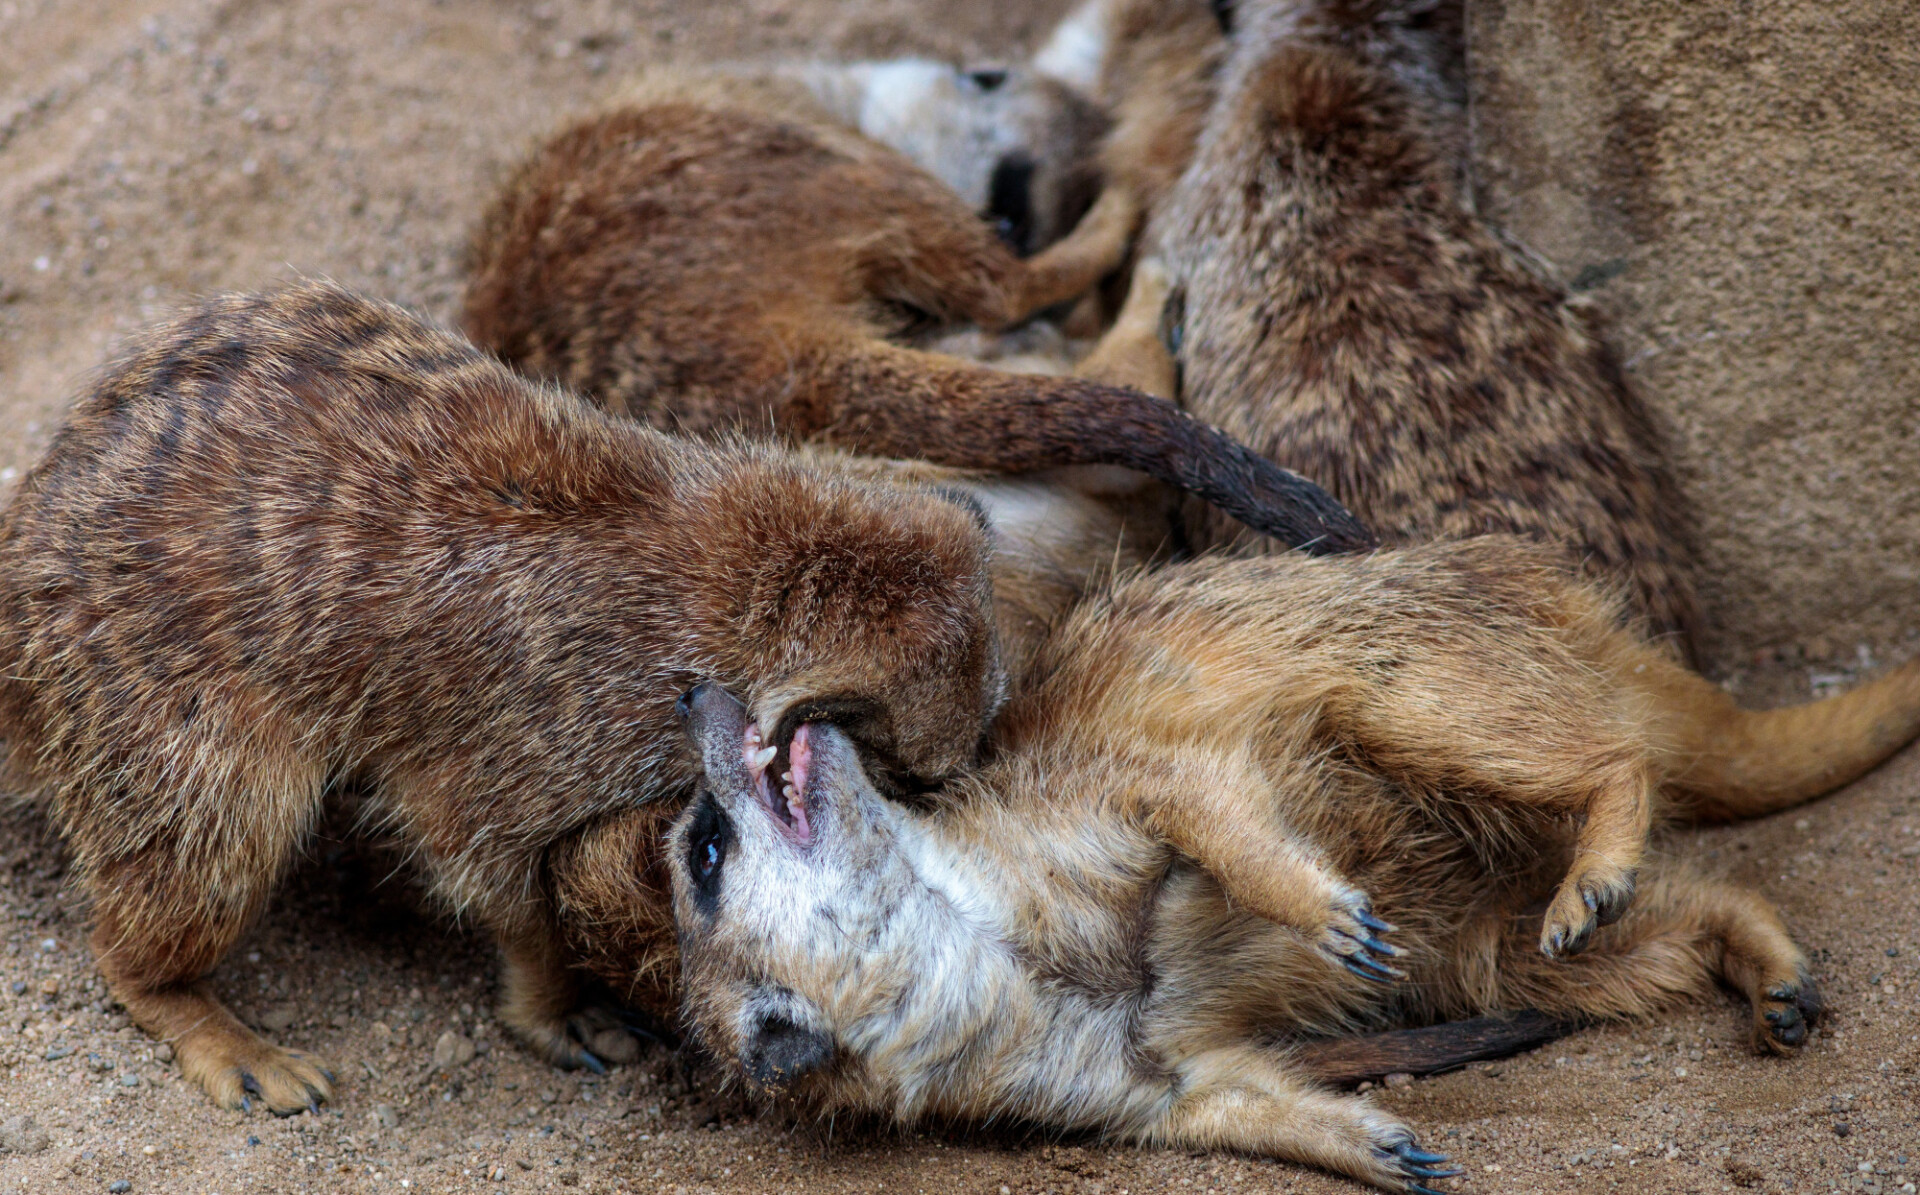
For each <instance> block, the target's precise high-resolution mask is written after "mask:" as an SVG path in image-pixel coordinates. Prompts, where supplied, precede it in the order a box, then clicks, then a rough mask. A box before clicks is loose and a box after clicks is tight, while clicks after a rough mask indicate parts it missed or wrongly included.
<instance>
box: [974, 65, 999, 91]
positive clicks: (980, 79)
mask: <svg viewBox="0 0 1920 1195" xmlns="http://www.w3.org/2000/svg"><path fill="white" fill-rule="evenodd" d="M1006 81H1007V72H1006V71H1004V70H1000V69H998V68H993V67H989V68H986V69H983V70H977V71H968V72H967V82H969V83H971V84H973V86H974V87H975V88H976V89H978V90H980V91H993V90H995V89H997V88H998V87H999V86H1000V85H1001V84H1002V83H1005V82H1006Z"/></svg>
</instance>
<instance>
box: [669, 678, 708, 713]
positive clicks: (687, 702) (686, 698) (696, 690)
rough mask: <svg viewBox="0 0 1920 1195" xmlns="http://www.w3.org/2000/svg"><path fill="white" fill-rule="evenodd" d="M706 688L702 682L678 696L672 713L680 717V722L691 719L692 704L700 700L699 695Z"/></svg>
mask: <svg viewBox="0 0 1920 1195" xmlns="http://www.w3.org/2000/svg"><path fill="white" fill-rule="evenodd" d="M706 688H707V684H706V683H704V682H703V683H701V684H697V685H695V686H694V687H693V688H691V689H688V690H687V691H686V692H684V693H682V694H680V698H679V700H677V701H675V702H674V703H673V712H674V713H676V714H678V715H680V720H681V721H682V722H685V721H686V720H687V719H688V718H691V717H693V703H694V702H696V701H698V700H700V694H701V692H702V691H703V690H705V689H706Z"/></svg>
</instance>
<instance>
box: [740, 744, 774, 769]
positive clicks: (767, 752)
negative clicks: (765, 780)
mask: <svg viewBox="0 0 1920 1195" xmlns="http://www.w3.org/2000/svg"><path fill="white" fill-rule="evenodd" d="M778 754H780V752H779V750H778V749H776V748H773V747H762V748H760V749H759V750H758V751H755V752H753V753H752V754H751V755H749V756H747V762H748V763H750V764H752V765H753V770H754V771H756V772H762V771H765V770H766V767H767V765H768V764H770V763H772V762H773V757H774V756H776V755H778Z"/></svg>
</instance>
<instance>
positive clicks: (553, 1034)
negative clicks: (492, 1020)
mask: <svg viewBox="0 0 1920 1195" xmlns="http://www.w3.org/2000/svg"><path fill="white" fill-rule="evenodd" d="M559 938H560V935H559V931H558V930H557V929H555V930H552V931H551V932H541V931H539V930H530V931H522V932H518V933H512V934H504V933H503V934H501V935H500V955H501V964H502V970H503V972H504V974H503V976H502V978H503V984H502V986H503V987H504V988H505V998H504V999H503V1000H502V1001H501V1005H500V1019H501V1021H503V1022H505V1024H506V1025H507V1027H508V1028H509V1029H511V1030H513V1032H514V1034H515V1035H516V1036H517V1037H519V1038H520V1040H521V1041H523V1042H525V1043H526V1045H527V1047H528V1048H529V1049H531V1050H532V1051H533V1052H534V1053H536V1054H538V1055H540V1056H541V1057H543V1058H545V1059H546V1060H547V1061H548V1062H550V1063H552V1064H553V1065H555V1066H558V1067H562V1068H564V1069H566V1070H574V1069H577V1068H580V1067H585V1068H586V1069H588V1070H590V1071H593V1072H594V1073H596V1074H602V1075H604V1074H606V1073H607V1067H606V1063H607V1062H632V1061H633V1060H634V1059H636V1058H638V1057H639V1056H640V1045H639V1042H638V1041H637V1040H636V1039H635V1036H634V1033H635V1030H634V1027H633V1026H631V1025H629V1024H627V1023H626V1022H625V1021H624V1020H623V1019H622V1018H621V1017H620V1016H619V1014H618V1013H616V1012H614V1011H613V1010H611V1009H607V1008H599V1007H594V1006H583V1005H582V1004H581V992H580V980H579V977H578V976H577V975H575V974H574V972H573V970H572V968H570V967H568V966H567V965H566V960H565V959H564V958H563V957H562V956H561V954H560V951H559V950H558V948H557V947H556V946H555V943H556V942H558V941H559ZM603 1059H604V1061H603Z"/></svg>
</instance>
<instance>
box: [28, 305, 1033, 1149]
mask: <svg viewBox="0 0 1920 1195" xmlns="http://www.w3.org/2000/svg"><path fill="white" fill-rule="evenodd" d="M989 550H990V549H989V543H988V540H987V537H986V532H985V531H984V529H983V526H982V524H981V521H980V519H979V517H978V514H977V512H976V511H974V510H972V509H970V508H969V507H968V506H967V505H965V504H961V503H956V502H954V501H952V500H950V499H948V498H946V497H943V496H941V495H939V494H937V493H934V492H932V491H931V490H929V489H926V488H924V487H919V488H910V487H903V486H897V485H887V484H882V483H878V482H873V481H865V480H860V479H857V478H854V477H851V476H849V475H837V474H835V473H834V472H833V471H832V470H831V469H830V468H828V467H826V466H825V464H824V463H823V462H822V461H820V460H815V461H812V462H808V461H804V460H799V459H796V458H794V457H792V456H791V455H789V454H785V453H783V452H781V451H778V450H776V449H773V448H770V447H767V446H753V445H746V444H711V445H696V444H690V443H686V442H681V441H677V440H674V439H671V438H669V437H667V436H664V435H662V434H660V433H658V432H655V431H652V430H650V429H648V428H646V427H644V426H642V425H640V424H637V423H634V422H632V421H629V420H624V419H617V418H613V417H610V416H608V415H606V414H604V413H603V412H601V411H599V410H597V409H595V408H593V407H591V406H589V405H587V404H585V403H582V402H581V401H579V400H578V399H576V398H574V397H572V396H571V395H568V394H566V393H563V392H561V391H559V390H556V389H553V388H549V387H545V386H539V385H534V384H531V383H528V382H526V381H524V380H523V379H521V378H519V377H518V376H516V375H514V374H513V373H511V372H510V371H508V370H507V369H506V368H505V367H503V366H501V365H500V364H499V363H498V362H496V361H495V360H493V359H492V358H491V357H488V356H486V355H485V354H483V353H481V352H479V351H477V350H476V349H474V348H473V347H472V346H471V345H469V344H468V343H466V342H465V341H464V340H462V339H460V338H459V337H457V336H455V335H451V334H449V333H446V332H443V331H440V330H438V329H436V328H433V327H430V326H428V325H427V324H425V323H423V322H421V321H420V320H418V319H416V318H415V317H413V316H411V315H409V314H407V313H405V312H403V311H401V310H399V309H397V308H394V307H390V306H387V305H384V304H380V303H376V302H371V301H368V300H365V299H361V298H358V297H355V296H353V295H351V294H349V293H347V292H345V291H342V290H340V289H338V288H336V287H333V286H331V285H327V284H323V283H310V284H304V285H299V286H294V287H292V288H290V289H286V290H283V291H278V292H274V293H268V294H260V295H233V296H227V297H222V298H216V299H213V300H210V301H208V302H206V303H205V304H203V305H201V306H200V307H198V308H197V309H195V310H192V311H190V312H188V313H187V314H186V315H185V316H183V317H182V318H181V319H180V320H179V321H178V322H175V323H173V324H171V325H168V326H165V327H162V328H160V329H158V330H156V331H154V332H152V333H150V334H148V335H146V336H145V337H144V338H142V339H141V340H140V341H139V342H138V343H137V344H136V345H135V346H134V347H133V349H132V351H131V352H130V353H129V354H128V355H127V356H126V357H125V358H124V359H122V360H121V361H119V362H118V363H117V364H115V365H113V366H112V367H111V368H110V369H108V370H107V371H106V372H105V374H104V375H103V376H102V377H101V379H100V380H99V382H98V383H97V384H96V385H95V386H94V387H93V388H92V390H91V392H90V393H88V394H87V395H86V396H85V398H83V399H82V400H81V402H80V403H79V404H78V405H77V407H76V408H75V409H74V411H73V413H72V416H71V419H70V421H69V423H68V424H67V426H66V427H65V429H64V430H63V431H62V432H61V433H60V434H59V435H58V436H57V437H56V439H55V440H54V442H53V444H52V446H51V447H50V449H49V450H48V453H47V455H46V457H45V459H44V460H43V461H42V462H41V463H40V464H39V465H38V466H36V467H35V468H34V469H33V471H32V472H31V473H30V474H29V475H28V476H27V478H26V479H25V480H24V481H23V482H22V484H21V486H20V487H19V489H18V491H17V493H16V494H15V496H14V497H13V499H12V503H11V505H10V506H9V507H8V509H7V510H6V512H5V515H4V521H0V738H4V739H5V740H6V746H7V748H8V757H9V760H10V763H11V765H12V766H13V767H14V768H15V769H16V770H17V771H19V772H21V773H24V779H25V780H26V781H28V782H29V783H34V784H39V785H43V786H44V787H45V789H46V791H47V792H48V793H49V794H50V796H51V801H52V807H53V811H54V814H55V816H56V818H57V820H58V822H59V824H60V825H61V827H62V828H63V830H64V831H65V833H66V836H67V839H68V841H69V843H70V845H71V848H72V850H73V853H74V858H75V862H76V864H77V867H78V871H79V874H80V875H81V877H82V880H83V883H84V885H85V887H86V889H87V891H88V893H89V895H90V896H91V898H92V902H93V914H94V919H95V922H96V928H95V930H94V937H93V941H94V946H95V948H96V952H97V955H98V959H99V963H100V966H101V968H102V970H103V971H104V973H105V974H106V976H107V978H108V980H109V981H110V983H111V984H112V986H113V990H114V992H115V995H116V997H117V998H118V999H120V1000H121V1001H122V1002H123V1003H124V1004H125V1005H126V1006H127V1008H128V1009H129V1011H130V1012H131V1014H132V1016H133V1017H134V1019H135V1020H136V1021H137V1022H139V1023H140V1024H141V1025H142V1026H144V1027H145V1028H146V1029H148V1030H149V1031H150V1032H152V1033H154V1034H155V1035H156V1036H159V1037H162V1038H165V1039H168V1040H170V1041H173V1042H174V1044H175V1048H176V1049H177V1050H178V1052H179V1055H180V1057H181V1060H182V1065H183V1067H184V1069H185V1073H186V1074H187V1075H188V1076H189V1077H191V1078H193V1079H195V1080H197V1081H198V1082H200V1083H201V1084H203V1085H204V1086H206V1088H207V1089H208V1091H209V1092H211V1093H212V1094H213V1095H214V1097H215V1098H216V1099H217V1100H219V1101H220V1102H221V1103H224V1104H228V1105H239V1104H241V1103H244V1102H247V1101H248V1100H249V1099H250V1098H252V1097H258V1098H263V1099H264V1100H265V1101H266V1102H267V1103H268V1104H269V1105H270V1106H272V1107H273V1108H274V1109H276V1110H279V1111H287V1110H290V1109H297V1108H299V1107H302V1106H304V1105H306V1104H307V1103H308V1102H309V1101H310V1100H316V1099H319V1098H322V1097H324V1096H325V1095H326V1094H327V1092H328V1090H329V1084H328V1082H327V1081H326V1078H325V1076H324V1074H323V1073H322V1072H321V1069H320V1068H319V1066H318V1064H317V1063H314V1062H312V1061H311V1060H303V1059H298V1058H295V1057H293V1056H292V1055H289V1054H287V1053H286V1052H284V1051H279V1050H277V1049H275V1048H274V1047H272V1046H270V1045H268V1044H267V1043H265V1042H262V1041H260V1040H259V1039H258V1038H256V1037H255V1036H254V1035H253V1034H252V1033H251V1032H250V1031H248V1030H247V1029H246V1028H245V1027H244V1026H242V1025H240V1024H239V1023H238V1022H237V1021H236V1020H234V1018H233V1017H232V1015H231V1014H230V1013H228V1012H227V1011H226V1010H225V1009H223V1008H221V1007H220V1006H219V1004H218V1003H217V1002H216V1001H214V1000H213V998H212V997H211V996H209V995H208V994H207V993H206V991H205V990H204V989H203V988H202V987H200V986H199V984H198V980H199V977H200V976H201V975H202V974H203V973H204V972H206V971H207V970H208V969H209V968H211V967H212V966H213V964H214V963H215V962H216V961H217V960H218V959H219V958H220V957H221V955H222V954H223V953H224V952H225V951H226V949H227V948H228V947H229V946H230V945H231V944H232V942H233V941H234V940H235V939H236V937H237V936H238V935H239V934H240V933H241V932H242V931H243V930H244V929H245V928H246V926H247V924H248V923H249V921H250V920H251V919H252V918H253V917H254V916H255V915H256V914H257V913H258V912H259V910H260V909H261V908H262V906H263V904H264V902H265V901H266V899H267V897H268V896H269V894H270V893H271V892H272V890H273V887H274V884H275V882H276V880H277V879H278V877H279V876H280V875H281V873H282V872H283V871H284V870H285V868H286V867H287V865H288V863H289V862H290V861H291V860H292V858H293V857H294V855H295V853H296V852H297V851H298V850H299V849H300V846H301V843H302V840H303V838H304V837H305V835H306V834H307V832H308V831H309V829H310V828H311V827H312V826H313V824H314V821H315V819H316V817H317V815H318V813H319V811H320V809H321V806H322V802H323V799H324V798H325V797H326V795H327V794H328V793H329V791H330V790H334V789H337V788H343V787H347V788H353V789H356V790H357V789H366V790H369V791H370V792H371V794H372V796H371V798H370V800H371V801H372V805H371V806H370V808H369V813H368V816H369V818H370V819H371V820H372V821H373V822H374V823H376V824H377V825H378V826H380V827H381V828H383V829H384V830H385V831H386V832H387V833H389V834H391V835H393V836H394V837H396V838H397V839H398V840H399V841H400V842H401V843H402V844H403V845H405V846H406V847H407V848H409V849H410V850H411V851H412V853H413V854H414V856H415V857H417V859H418V860H419V862H420V863H421V864H422V865H423V866H424V867H425V868H426V870H427V872H428V873H429V875H430V877H431V880H432V883H433V885H434V888H435V891H436V892H437V893H438V895H439V896H440V898H441V899H442V900H443V901H444V902H445V903H446V905H447V906H449V907H450V908H452V909H454V910H456V911H458V912H459V913H460V914H461V915H463V916H466V917H470V918H472V919H473V920H475V921H477V922H479V923H480V924H483V925H486V926H487V927H489V928H490V929H492V930H493V931H494V932H495V933H496V934H497V935H498V936H499V937H500V939H501V942H502V945H503V948H504V949H505V951H506V954H507V961H508V971H509V979H508V999H507V1001H506V1008H505V1009H504V1010H503V1016H504V1017H505V1018H506V1019H507V1020H508V1021H510V1022H511V1023H512V1024H513V1025H514V1027H515V1028H516V1029H518V1030H519V1031H520V1033H521V1034H522V1035H523V1036H524V1037H526V1038H527V1039H528V1040H529V1041H530V1042H532V1043H533V1044H534V1045H535V1046H536V1047H537V1048H539V1049H540V1050H541V1051H543V1052H544V1053H546V1054H548V1055H549V1056H550V1057H552V1058H554V1059H555V1060H556V1061H558V1062H561V1063H582V1062H586V1061H587V1059H588V1057H589V1056H588V1055H587V1053H586V1051H585V1049H584V1046H583V1045H582V1044H581V1041H580V1040H579V1038H580V1036H581V1035H580V1034H579V1033H578V1032H570V1030H569V1018H570V1017H572V1016H573V1015H574V1014H575V1013H576V1012H577V1011H578V1010H577V1008H576V1007H575V1004H576V997H575V995H574V983H573V979H572V976H573V974H574V971H575V966H576V964H577V963H578V962H579V961H580V959H579V957H578V956H572V955H568V954H567V953H566V952H565V951H564V950H563V949H562V947H561V942H560V937H561V935H560V933H559V930H558V928H557V925H556V917H557V911H556V904H555V898H554V895H553V891H552V884H551V876H550V871H549V860H550V857H551V856H552V855H553V854H554V853H555V852H556V851H558V850H560V849H561V847H562V846H564V844H566V843H567V842H568V841H569V840H570V837H571V836H577V835H578V834H580V833H581V832H583V831H584V830H586V829H587V828H589V827H591V826H593V825H594V824H595V823H596V822H598V821H602V820H604V819H606V818H608V817H610V816H612V815H616V814H623V815H630V816H632V817H634V818H637V819H638V822H639V824H641V825H644V826H650V827H653V830H652V831H651V832H649V833H646V834H643V835H641V836H640V837H639V839H638V840H637V842H636V847H635V852H634V854H633V855H632V856H631V857H630V858H629V859H628V860H627V862H628V863H629V864H630V865H631V866H632V868H633V869H634V871H635V873H636V875H637V876H638V877H639V881H638V882H639V883H640V884H641V888H642V899H643V903H642V905H641V907H638V908H635V909H630V910H629V911H628V916H629V917H630V918H631V919H633V920H634V923H635V924H636V925H639V926H642V927H643V928H644V930H645V932H644V933H641V934H640V935H639V937H638V939H636V940H635V942H634V943H630V945H635V949H634V951H633V952H631V953H629V954H628V955H627V956H626V957H625V958H623V959H622V960H621V963H620V968H619V973H620V975H621V977H622V978H623V979H624V980H625V981H626V986H625V988H624V989H623V991H622V993H621V994H622V995H624V996H627V997H629V998H633V999H637V1000H642V1001H645V1000H648V999H649V998H650V999H651V1000H653V1001H654V1002H655V1003H656V1004H658V1003H663V1002H665V1000H666V999H667V997H666V996H665V994H664V993H665V992H666V990H667V987H668V985H669V983H670V975H671V967H672V956H671V939H670V933H669V930H668V917H669V915H668V910H667V907H666V902H665V891H664V879H663V877H661V876H659V874H658V870H657V867H656V866H655V862H656V859H657V851H658V831H659V830H660V829H662V828H664V827H665V825H666V824H667V823H668V821H670V820H671V818H672V817H673V815H674V813H675V812H676V811H677V810H678V808H679V804H680V802H681V801H682V800H684V798H685V797H686V795H687V794H688V792H690V791H691V788H692V785H693V782H694V779H695V777H696V775H697V771H696V769H695V768H694V767H693V766H692V761H690V760H689V759H688V758H686V755H685V753H684V751H683V750H682V749H681V746H680V741H679V736H678V734H677V729H676V724H675V722H674V719H673V713H672V706H673V699H674V696H675V695H676V694H677V693H679V692H680V691H681V690H682V689H684V688H685V687H686V686H687V684H689V683H691V680H692V678H694V677H705V676H725V677H727V678H728V682H729V684H731V685H734V686H738V691H739V692H741V693H742V694H743V695H745V696H747V697H748V699H749V700H750V701H751V702H752V703H753V706H754V708H755V710H756V715H757V716H758V717H760V718H761V719H762V721H763V722H765V724H766V725H768V726H769V727H770V728H772V727H781V726H783V725H784V726H785V730H784V731H783V732H776V736H777V734H778V733H786V734H790V733H791V730H792V727H794V726H797V725H799V724H800V723H801V722H803V721H805V720H808V719H814V718H821V717H826V718H829V719H831V720H834V721H836V722H838V723H841V724H842V725H844V726H846V727H847V728H848V729H849V731H850V733H852V734H854V735H855V736H856V737H857V738H858V739H860V740H861V742H862V743H863V744H864V749H866V750H868V751H869V752H871V755H872V759H873V761H874V762H875V763H876V764H877V765H878V766H880V767H882V768H883V770H885V771H887V772H888V773H890V774H891V775H893V776H894V777H895V779H896V782H898V783H901V784H906V785H910V786H923V785H925V784H929V783H935V782H938V781H939V780H941V779H944V778H946V777H948V776H950V775H952V774H953V773H955V772H956V771H958V770H959V769H961V768H962V767H963V766H965V765H967V764H969V763H970V762H971V760H972V758H973V755H974V751H975V748H976V745H977V743H978V742H979V740H980V737H981V735H982V734H983V732H984V728H985V726H986V725H987V722H988V719H989V718H990V717H991V715H992V714H993V712H994V711H995V710H996V709H997V708H998V706H999V705H1000V703H1001V702H1002V700H1003V698H1004V690H1005V680H1004V676H1003V672H1002V669H1001V668H1000V666H999V662H998V657H997V650H996V646H995V635H994V624H993V619H992V610H991V601H992V592H991V583H990V578H989V573H988V555H989ZM649 874H651V875H653V876H654V879H653V880H652V881H651V882H652V883H653V884H654V885H655V888H654V889H652V890H651V896H650V897H649V896H647V895H646V892H647V891H648V890H647V889H646V887H645V886H646V884H647V883H648V882H649V881H647V880H646V877H647V876H648V875H649ZM648 900H650V902H651V903H645V902H646V901H648ZM577 1028H578V1026H575V1029H576V1030H577Z"/></svg>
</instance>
